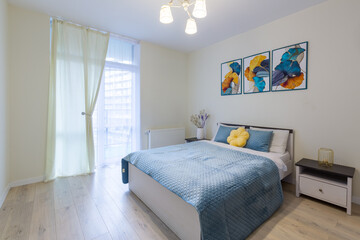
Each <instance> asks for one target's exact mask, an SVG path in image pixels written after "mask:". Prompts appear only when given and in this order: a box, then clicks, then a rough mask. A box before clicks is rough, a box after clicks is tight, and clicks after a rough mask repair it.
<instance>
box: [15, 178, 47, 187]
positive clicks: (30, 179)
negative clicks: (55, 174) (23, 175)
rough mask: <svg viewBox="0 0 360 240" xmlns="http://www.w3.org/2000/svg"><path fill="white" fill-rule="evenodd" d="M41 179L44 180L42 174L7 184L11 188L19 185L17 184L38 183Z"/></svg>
mask: <svg viewBox="0 0 360 240" xmlns="http://www.w3.org/2000/svg"><path fill="white" fill-rule="evenodd" d="M42 181H44V176H39V177H33V178H27V179H22V180H18V181H15V182H12V183H10V184H9V185H10V187H11V188H12V187H19V186H24V185H28V184H32V183H38V182H42Z"/></svg>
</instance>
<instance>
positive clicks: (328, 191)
mask: <svg viewBox="0 0 360 240" xmlns="http://www.w3.org/2000/svg"><path fill="white" fill-rule="evenodd" d="M299 187H300V192H301V193H303V194H306V195H309V196H312V197H315V198H318V199H321V200H325V201H328V202H331V203H333V204H337V205H341V206H344V207H346V195H347V190H346V188H343V187H340V186H335V185H332V184H329V183H325V182H321V181H317V180H314V179H310V178H307V177H304V176H300V186H299Z"/></svg>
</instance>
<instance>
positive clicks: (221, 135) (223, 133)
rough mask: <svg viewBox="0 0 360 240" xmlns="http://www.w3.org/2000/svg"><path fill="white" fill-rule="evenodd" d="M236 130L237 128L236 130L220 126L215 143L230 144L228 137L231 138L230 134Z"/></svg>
mask: <svg viewBox="0 0 360 240" xmlns="http://www.w3.org/2000/svg"><path fill="white" fill-rule="evenodd" d="M236 129H237V128H234V127H226V126H223V125H220V127H219V129H218V131H217V133H216V136H215V138H214V141H215V142H222V143H227V144H228V142H227V138H228V136H230V133H231V131H232V130H236Z"/></svg>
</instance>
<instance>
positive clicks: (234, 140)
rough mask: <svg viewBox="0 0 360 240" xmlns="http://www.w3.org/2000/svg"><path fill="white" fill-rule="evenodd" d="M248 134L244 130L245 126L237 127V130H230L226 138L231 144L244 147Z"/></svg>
mask: <svg viewBox="0 0 360 240" xmlns="http://www.w3.org/2000/svg"><path fill="white" fill-rule="evenodd" d="M249 137H250V135H249V133H248V132H247V131H246V130H245V128H242V127H241V128H238V129H237V130H232V131H231V133H230V136H229V137H228V138H227V142H228V143H229V144H230V145H231V146H235V147H244V146H245V145H246V141H247V140H248V139H249Z"/></svg>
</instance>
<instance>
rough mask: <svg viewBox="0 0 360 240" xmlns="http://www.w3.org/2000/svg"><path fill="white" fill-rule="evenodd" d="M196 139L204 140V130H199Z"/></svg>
mask: <svg viewBox="0 0 360 240" xmlns="http://www.w3.org/2000/svg"><path fill="white" fill-rule="evenodd" d="M196 138H197V139H204V128H197V130H196Z"/></svg>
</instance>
